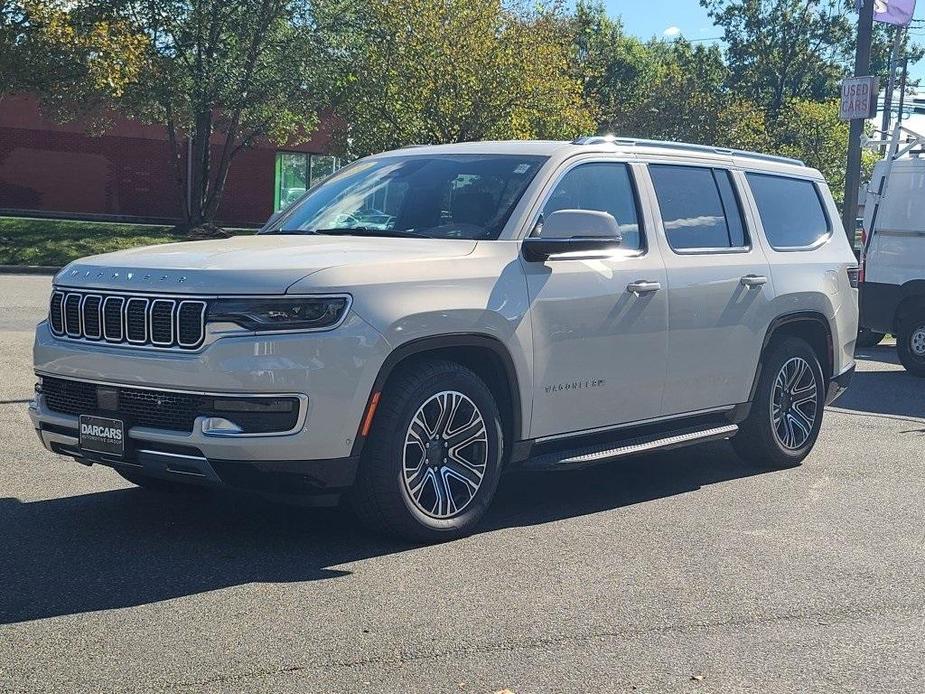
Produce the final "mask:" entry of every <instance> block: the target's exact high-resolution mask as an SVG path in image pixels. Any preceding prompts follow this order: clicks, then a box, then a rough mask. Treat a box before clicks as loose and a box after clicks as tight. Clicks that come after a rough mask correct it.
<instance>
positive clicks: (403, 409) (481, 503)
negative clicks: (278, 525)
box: [351, 360, 504, 542]
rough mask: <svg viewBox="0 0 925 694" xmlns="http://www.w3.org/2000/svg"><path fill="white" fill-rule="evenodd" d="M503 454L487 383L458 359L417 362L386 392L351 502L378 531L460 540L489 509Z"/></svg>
mask: <svg viewBox="0 0 925 694" xmlns="http://www.w3.org/2000/svg"><path fill="white" fill-rule="evenodd" d="M503 451H504V440H503V434H502V427H501V417H500V414H499V411H498V406H497V404H496V403H495V400H494V397H493V396H492V394H491V391H490V390H489V389H488V387H487V386H486V385H485V384H484V383H483V382H482V380H481V379H480V378H479V377H478V376H477V375H476V374H475V373H473V372H472V371H471V370H469V369H467V368H466V367H464V366H462V365H460V364H457V363H455V362H450V361H444V360H427V361H421V362H416V363H415V364H413V365H411V366H410V367H408V368H405V369H403V370H402V371H401V372H400V373H399V374H397V375H396V376H395V377H394V378H393V379H392V380H391V381H390V382H389V385H388V387H387V388H386V390H385V392H383V394H382V398H381V400H380V405H379V407H378V409H377V411H376V413H375V419H374V421H373V427H372V431H371V433H370V437H369V440H368V441H367V443H366V447H365V450H364V452H363V460H362V461H361V463H360V469H359V472H358V475H357V481H356V485H355V487H354V489H353V491H352V493H351V505H352V507H353V509H354V512H355V513H356V515H357V516H358V517H359V518H360V520H361V521H362V522H363V523H364V524H365V525H366V526H367V527H369V528H370V529H372V530H374V531H378V532H385V533H386V534H389V535H393V536H397V537H401V538H404V539H410V540H414V541H425V542H440V541H444V540H452V539H456V538H459V537H463V536H465V535H468V534H470V533H472V531H473V530H474V529H475V527H476V525H477V524H478V522H479V521H480V520H481V519H482V517H483V516H484V515H485V511H486V510H487V509H488V505H489V504H490V502H491V499H492V497H493V496H494V493H495V489H496V488H497V486H498V478H499V477H500V473H501V460H502V456H503Z"/></svg>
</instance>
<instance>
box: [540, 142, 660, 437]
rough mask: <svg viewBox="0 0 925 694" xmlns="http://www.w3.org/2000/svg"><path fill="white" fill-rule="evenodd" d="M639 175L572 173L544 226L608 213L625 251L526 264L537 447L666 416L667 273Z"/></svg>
mask: <svg viewBox="0 0 925 694" xmlns="http://www.w3.org/2000/svg"><path fill="white" fill-rule="evenodd" d="M636 168H637V167H634V166H631V165H629V164H626V163H623V162H618V161H608V160H595V159H593V158H591V159H588V158H583V159H581V160H579V161H577V162H572V163H571V164H567V165H566V166H565V168H564V170H563V171H561V172H560V173H559V174H558V176H557V177H556V178H555V179H554V180H553V182H552V185H551V186H550V189H549V190H548V191H547V192H546V194H545V201H544V202H543V203H542V204H541V206H540V209H541V213H540V214H538V215H537V217H536V218H535V221H539V220H540V219H541V215H542V214H545V215H548V214H550V213H552V212H554V211H556V210H564V209H582V210H597V211H601V212H608V213H610V214H612V215H613V216H614V218H615V219H616V220H617V222H618V224H619V225H620V231H621V235H622V244H621V247H620V248H619V249H618V250H617V251H615V252H613V253H611V254H610V255H608V256H607V257H601V256H600V254H597V255H594V254H588V255H587V256H583V255H571V254H570V255H569V256H568V257H563V256H560V257H553V258H550V259H549V260H547V261H545V262H528V261H526V260H524V259H522V262H523V267H524V272H525V274H526V278H527V288H528V291H529V295H530V303H531V307H530V317H531V322H532V326H533V343H534V384H533V386H534V404H533V421H532V426H531V436H532V437H533V438H541V437H545V436H554V435H556V434H563V433H568V432H576V431H581V430H588V429H596V428H602V427H607V426H612V425H615V424H623V423H626V422H632V421H638V420H642V419H649V418H652V417H656V416H658V415H659V414H660V413H661V410H660V407H661V399H662V388H663V387H664V384H665V359H666V347H667V342H666V340H667V336H666V328H667V324H668V301H667V297H666V291H665V283H666V277H665V267H664V263H663V262H662V257H661V251H660V249H659V247H658V245H657V244H655V243H654V242H652V241H651V240H650V238H649V237H650V233H649V229H648V228H647V227H646V225H645V224H644V221H643V215H642V207H641V205H640V202H639V199H638V196H637V185H636V175H637V172H636V171H634V169H636ZM531 221H534V220H531ZM537 232H538V233H540V234H541V233H542V232H541V228H539V227H538V228H537V229H535V231H534V233H537ZM633 287H636V288H637V290H636V291H633Z"/></svg>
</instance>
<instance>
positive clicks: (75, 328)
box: [64, 292, 83, 337]
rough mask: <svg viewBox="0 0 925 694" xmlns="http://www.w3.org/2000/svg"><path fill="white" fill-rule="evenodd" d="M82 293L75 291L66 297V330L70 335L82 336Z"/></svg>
mask: <svg viewBox="0 0 925 694" xmlns="http://www.w3.org/2000/svg"><path fill="white" fill-rule="evenodd" d="M81 298H82V297H81V295H80V294H76V293H74V292H70V293H68V294H67V295H66V296H65V297H64V332H65V333H67V336H68V337H81V336H82V335H83V329H82V328H83V326H82V325H81V321H80V302H81Z"/></svg>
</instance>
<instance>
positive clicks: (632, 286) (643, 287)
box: [626, 280, 662, 296]
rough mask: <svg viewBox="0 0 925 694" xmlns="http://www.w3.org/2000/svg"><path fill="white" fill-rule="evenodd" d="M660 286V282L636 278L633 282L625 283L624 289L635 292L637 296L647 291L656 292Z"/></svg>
mask: <svg viewBox="0 0 925 694" xmlns="http://www.w3.org/2000/svg"><path fill="white" fill-rule="evenodd" d="M661 288H662V284H661V282H649V281H647V280H636V281H635V282H630V283H629V284H628V285H626V291H628V292H629V293H630V294H635V295H636V296H639V295H640V294H646V293H648V292H657V291H658V290H659V289H661Z"/></svg>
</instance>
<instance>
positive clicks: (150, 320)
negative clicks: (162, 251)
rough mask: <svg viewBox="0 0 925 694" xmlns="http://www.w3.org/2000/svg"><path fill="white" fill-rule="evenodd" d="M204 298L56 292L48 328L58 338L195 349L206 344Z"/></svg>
mask: <svg viewBox="0 0 925 694" xmlns="http://www.w3.org/2000/svg"><path fill="white" fill-rule="evenodd" d="M207 308H208V304H207V302H206V300H204V299H192V298H177V299H173V298H169V297H166V296H159V297H146V296H131V295H124V294H107V293H106V292H83V291H61V290H57V289H56V290H54V291H53V292H52V295H51V299H50V301H49V306H48V324H49V328H50V330H51V332H52V334H54V335H55V336H57V337H62V338H68V339H72V340H92V341H98V340H105V341H106V342H108V343H110V344H123V345H125V344H129V345H132V346H138V347H143V346H146V347H156V348H158V349H183V350H193V349H197V348H198V347H199V346H200V345H202V343H203V341H204V340H205V316H206V309H207Z"/></svg>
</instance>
